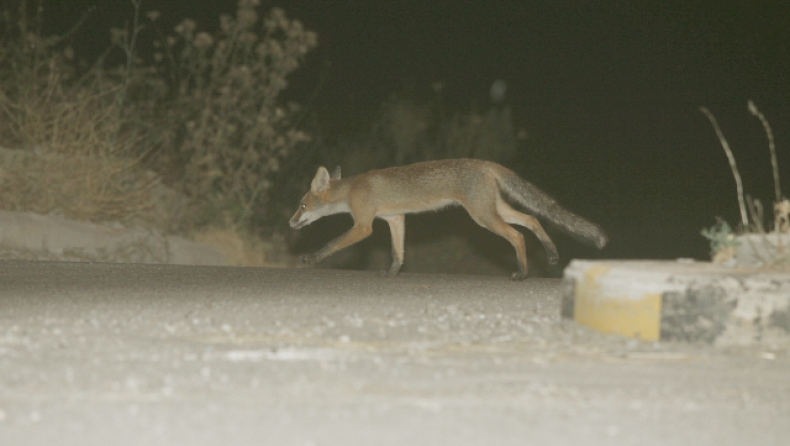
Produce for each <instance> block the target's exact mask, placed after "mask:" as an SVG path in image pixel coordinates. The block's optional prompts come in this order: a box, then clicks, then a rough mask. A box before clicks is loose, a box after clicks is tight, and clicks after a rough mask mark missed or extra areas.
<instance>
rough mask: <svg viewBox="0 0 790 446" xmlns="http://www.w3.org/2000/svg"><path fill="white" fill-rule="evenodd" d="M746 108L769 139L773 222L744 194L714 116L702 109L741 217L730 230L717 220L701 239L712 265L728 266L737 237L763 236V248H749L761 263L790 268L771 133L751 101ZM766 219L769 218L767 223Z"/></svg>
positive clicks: (789, 211)
mask: <svg viewBox="0 0 790 446" xmlns="http://www.w3.org/2000/svg"><path fill="white" fill-rule="evenodd" d="M747 107H748V109H749V112H750V113H751V114H752V115H753V116H755V117H756V118H757V119H759V120H760V123H761V124H762V126H763V129H764V130H765V134H766V136H767V138H768V150H769V152H770V155H771V168H772V169H771V170H772V174H773V180H774V199H773V206H771V207H770V208H771V209H772V210H773V220H770V217H767V216H766V212H765V209H764V206H763V204H762V202H761V201H760V200H759V199H758V198H753V197H751V196H750V195H749V194H746V193H744V187H743V180H742V178H741V175H740V173H739V171H738V164H737V162H736V160H735V156H734V155H733V153H732V150H731V149H730V145H729V143H728V142H727V138H725V136H724V133H723V132H722V130H721V128H720V127H719V124H718V122H717V120H716V117H715V116H714V115H713V113H711V111H710V110H708V109H707V108H705V107H701V108H700V111H701V112H702V113H704V114H705V116H707V118H708V119H709V120H710V122H711V125H712V126H713V129H714V130H715V132H716V136H717V137H718V139H719V142H720V143H721V146H722V148H723V149H724V153H725V155H727V160H728V161H729V164H730V169H731V170H732V175H733V178H734V179H735V186H736V192H737V198H738V208H739V210H740V216H741V221H740V224H739V225H738V226H737V229H733V228H732V227H731V226H730V225H729V224H728V223H727V222H726V221H724V220H723V219H721V218H720V217H717V218H716V224H715V225H713V226H712V227H710V228H706V229H703V230H702V236H703V237H705V238H706V239H708V240H709V241H710V245H711V257H712V259H713V262H714V263H727V262H733V261H734V258H735V257H736V248H737V247H738V245H739V244H740V243H741V241H740V240H739V237H738V235H742V234H759V235H762V236H763V237H762V243H763V244H764V245H765V246H764V247H756V246H754V247H752V248H753V251H754V252H755V253H758V254H760V253H762V254H763V255H764V256H765V257H766V258H764V259H761V260H762V263H763V264H764V265H766V266H768V267H778V268H790V243H789V242H790V200H788V199H787V198H786V197H785V196H784V195H783V194H782V186H781V181H780V178H779V161H778V159H777V156H776V146H775V143H774V136H773V131H772V130H771V125H770V124H769V122H768V120H767V119H766V118H765V116H764V115H763V114H762V112H760V110H759V109H758V108H757V106H756V105H755V104H754V102H752V101H749V102H748V104H747ZM766 218H769V221H768V223H767V224H766ZM769 234H773V235H772V238H769V237H768V235H769ZM750 243H754V242H750Z"/></svg>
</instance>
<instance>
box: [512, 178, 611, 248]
mask: <svg viewBox="0 0 790 446" xmlns="http://www.w3.org/2000/svg"><path fill="white" fill-rule="evenodd" d="M500 186H501V188H502V191H504V192H505V194H507V196H508V197H510V198H512V199H513V200H515V201H516V202H517V203H518V204H520V205H522V206H524V207H525V208H527V209H528V210H530V211H532V212H534V213H535V214H537V215H539V216H541V217H543V218H545V219H546V220H548V221H550V222H551V223H553V224H554V225H556V226H557V227H558V228H560V229H562V230H564V231H565V232H567V233H568V234H569V235H571V236H573V237H574V238H576V239H579V240H581V241H583V242H585V243H589V244H591V245H593V246H595V247H597V248H598V249H601V248H603V247H604V246H606V243H607V242H608V241H609V239H608V237H606V234H605V233H604V232H603V230H602V229H601V228H600V226H598V225H596V224H595V223H592V222H590V221H587V220H585V219H583V218H582V217H579V216H578V215H576V214H574V213H573V212H571V211H569V210H567V209H565V208H563V207H562V206H560V205H559V203H557V201H556V200H554V199H553V198H551V197H550V196H548V195H547V194H546V193H545V192H543V191H541V190H540V189H538V188H537V187H536V186H535V185H533V184H532V183H530V182H529V181H527V180H524V179H523V178H521V177H519V176H518V175H516V174H515V173H513V172H508V174H506V175H502V176H501V177H500Z"/></svg>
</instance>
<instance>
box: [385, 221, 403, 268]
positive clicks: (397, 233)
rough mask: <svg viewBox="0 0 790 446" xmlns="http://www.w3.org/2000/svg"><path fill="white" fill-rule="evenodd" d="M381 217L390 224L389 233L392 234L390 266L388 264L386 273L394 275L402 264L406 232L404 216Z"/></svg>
mask: <svg viewBox="0 0 790 446" xmlns="http://www.w3.org/2000/svg"><path fill="white" fill-rule="evenodd" d="M381 218H382V219H384V220H385V221H386V222H387V223H389V225H390V235H391V236H392V266H390V269H389V271H387V274H388V275H390V276H394V275H396V274H398V272H399V271H400V267H401V265H403V238H404V233H405V232H406V225H405V222H406V216H405V215H391V216H388V217H381Z"/></svg>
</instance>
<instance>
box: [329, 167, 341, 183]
mask: <svg viewBox="0 0 790 446" xmlns="http://www.w3.org/2000/svg"><path fill="white" fill-rule="evenodd" d="M330 179H332V180H339V179H340V166H337V167H335V170H334V171H333V172H332V177H331V178H330Z"/></svg>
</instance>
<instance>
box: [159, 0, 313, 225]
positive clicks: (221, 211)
mask: <svg viewBox="0 0 790 446" xmlns="http://www.w3.org/2000/svg"><path fill="white" fill-rule="evenodd" d="M257 6H258V0H241V1H239V3H238V10H237V13H236V17H235V18H231V17H229V16H222V17H221V18H220V29H219V32H218V33H217V34H216V35H211V34H209V33H207V32H202V31H198V30H197V29H196V25H195V23H194V22H193V21H192V20H189V19H187V20H184V21H183V22H181V23H180V24H179V25H178V26H176V27H175V33H176V34H175V35H171V36H169V37H167V38H164V39H161V40H160V41H159V43H158V48H159V50H160V51H159V52H157V53H156V55H155V61H156V62H155V64H156V68H157V70H156V75H158V76H161V77H162V79H163V80H165V81H166V83H167V85H168V87H169V90H168V94H167V95H166V96H165V97H163V98H162V99H161V100H160V101H159V103H158V104H157V109H158V110H160V113H161V119H160V122H161V123H162V124H161V126H160V127H159V129H158V131H159V132H161V135H162V136H163V139H162V148H161V151H162V154H163V157H164V159H165V164H166V165H167V166H169V168H170V169H173V170H175V173H176V179H175V181H174V182H173V184H174V186H175V187H177V188H178V189H179V190H180V191H181V192H183V193H184V194H185V195H186V196H187V197H188V199H189V202H190V204H191V211H192V212H193V216H194V221H193V223H195V224H197V225H202V224H209V223H214V224H217V223H223V224H226V225H230V226H233V227H246V226H247V225H248V224H249V221H250V218H251V216H252V214H253V212H254V210H255V208H256V206H260V205H262V204H263V203H265V200H266V196H267V192H268V190H269V188H270V186H271V184H270V176H271V174H273V173H274V172H277V171H278V169H279V167H280V160H281V159H282V158H283V157H285V156H288V154H289V153H290V152H291V151H292V150H294V148H295V147H296V146H297V144H298V143H300V142H303V141H307V140H308V139H309V138H308V135H307V134H306V133H304V132H302V131H299V130H296V129H295V128H294V127H293V123H292V117H293V116H294V113H296V112H297V111H298V110H299V107H298V105H296V104H293V103H291V104H288V105H286V106H283V105H282V104H280V102H279V101H278V97H279V95H280V94H281V93H282V91H283V90H284V89H285V88H286V87H287V86H288V82H287V80H286V77H287V76H288V74H290V73H291V72H293V71H294V70H296V69H297V68H298V67H299V65H300V64H301V62H302V60H303V58H304V56H305V55H306V54H307V53H308V52H309V51H310V50H311V49H312V48H314V47H315V46H316V35H315V33H312V32H310V31H306V30H305V29H304V28H303V27H302V25H301V23H300V22H298V21H296V20H290V19H288V18H287V17H286V16H285V13H284V12H283V10H281V9H274V10H272V11H271V13H270V14H269V15H268V16H267V17H265V18H264V19H263V20H259V17H258V14H257V12H256V7H257ZM171 174H172V172H171Z"/></svg>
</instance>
